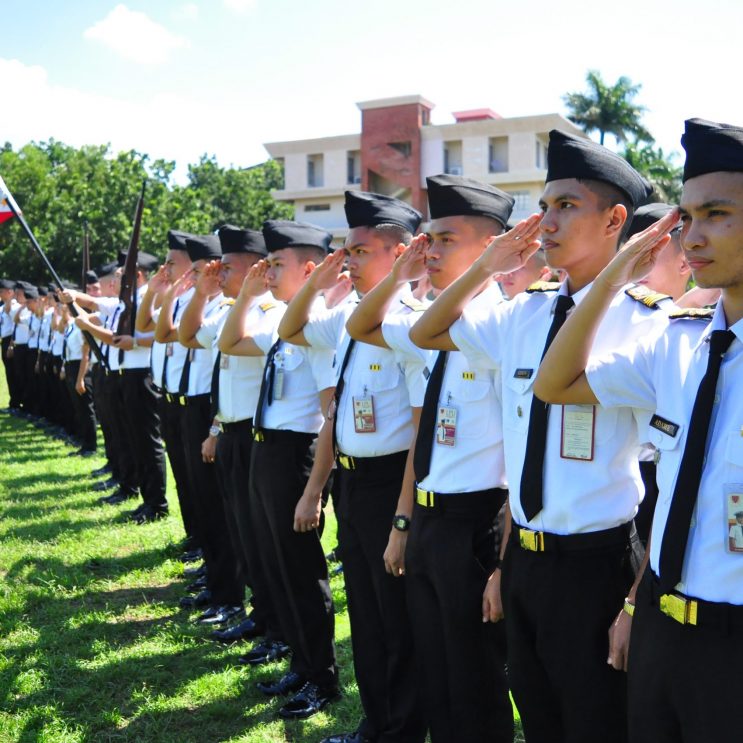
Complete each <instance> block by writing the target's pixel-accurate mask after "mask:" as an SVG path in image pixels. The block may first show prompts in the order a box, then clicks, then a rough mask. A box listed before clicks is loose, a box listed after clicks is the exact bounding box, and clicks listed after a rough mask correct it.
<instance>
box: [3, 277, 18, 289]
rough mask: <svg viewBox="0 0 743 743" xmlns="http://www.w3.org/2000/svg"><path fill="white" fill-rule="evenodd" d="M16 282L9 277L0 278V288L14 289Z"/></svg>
mask: <svg viewBox="0 0 743 743" xmlns="http://www.w3.org/2000/svg"><path fill="white" fill-rule="evenodd" d="M16 283H17V282H15V281H12V280H11V279H0V289H15V285H16Z"/></svg>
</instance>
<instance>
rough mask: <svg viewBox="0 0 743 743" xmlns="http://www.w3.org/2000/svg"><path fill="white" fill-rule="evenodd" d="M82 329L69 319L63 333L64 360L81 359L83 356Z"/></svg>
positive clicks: (83, 340) (83, 339)
mask: <svg viewBox="0 0 743 743" xmlns="http://www.w3.org/2000/svg"><path fill="white" fill-rule="evenodd" d="M84 342H85V338H84V337H83V331H82V330H80V328H78V327H77V325H75V321H74V320H69V321H68V323H67V327H66V328H65V330H64V334H63V349H64V360H65V361H81V360H82V358H83V343H84Z"/></svg>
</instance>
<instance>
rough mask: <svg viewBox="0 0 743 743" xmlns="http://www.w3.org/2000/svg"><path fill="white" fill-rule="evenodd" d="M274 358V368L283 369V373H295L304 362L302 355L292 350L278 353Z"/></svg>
mask: <svg viewBox="0 0 743 743" xmlns="http://www.w3.org/2000/svg"><path fill="white" fill-rule="evenodd" d="M276 356H277V358H276V361H275V365H276V368H277V369H283V370H284V371H285V372H293V371H296V370H297V369H299V367H300V366H301V365H302V363H303V362H304V354H303V353H301V352H297V351H296V350H294V349H291V350H289V351H286V350H282V351H279V353H277V354H276Z"/></svg>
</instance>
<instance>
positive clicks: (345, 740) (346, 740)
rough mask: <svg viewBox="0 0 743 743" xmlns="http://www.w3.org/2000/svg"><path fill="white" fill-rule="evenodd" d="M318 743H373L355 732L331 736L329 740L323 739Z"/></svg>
mask: <svg viewBox="0 0 743 743" xmlns="http://www.w3.org/2000/svg"><path fill="white" fill-rule="evenodd" d="M320 743H373V741H372V739H371V738H367V737H366V736H365V735H362V734H361V733H360V732H358V730H357V731H356V732H355V733H341V734H340V735H331V736H330V737H329V738H323V739H322V740H321V741H320Z"/></svg>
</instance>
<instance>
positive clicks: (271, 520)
mask: <svg viewBox="0 0 743 743" xmlns="http://www.w3.org/2000/svg"><path fill="white" fill-rule="evenodd" d="M263 236H264V239H265V241H266V249H267V251H268V254H269V255H268V258H267V259H266V261H262V262H260V263H258V264H256V265H255V266H253V267H252V268H251V270H250V271H249V273H248V275H247V277H246V279H245V281H244V283H243V288H242V289H241V291H240V294H239V295H238V298H237V301H236V303H235V306H234V307H233V309H232V311H231V312H230V313H229V316H228V318H227V321H226V322H225V324H224V327H223V328H222V332H221V334H220V337H219V341H218V348H219V350H220V351H221V352H222V353H223V354H227V355H230V356H263V355H265V356H266V365H265V369H264V372H263V377H262V380H261V386H260V390H259V395H258V400H257V404H256V411H255V415H254V419H253V427H254V441H253V447H252V451H251V459H250V482H249V492H248V498H249V508H250V518H251V519H252V530H253V534H254V535H255V536H256V538H257V550H256V553H257V555H258V559H259V561H260V567H259V569H260V570H261V571H262V574H263V576H264V577H265V580H266V584H267V586H268V590H269V592H270V597H271V604H272V607H273V609H274V610H275V611H276V615H277V617H278V622H279V626H280V629H281V633H282V635H283V637H284V639H285V640H286V641H287V643H288V644H289V646H290V647H291V650H292V658H291V664H290V672H289V673H288V674H286V675H285V676H284V677H282V678H281V679H277V681H276V682H275V683H271V684H265V685H264V691H266V692H267V693H274V694H282V693H283V694H285V693H288V692H292V691H293V692H295V693H294V696H293V697H292V698H291V699H290V700H289V701H288V702H286V704H284V705H283V706H282V707H281V708H280V710H279V714H280V716H281V717H282V718H285V719H296V718H304V717H308V716H310V715H313V714H315V713H316V712H318V711H319V710H320V709H322V708H324V707H325V706H326V705H327V704H328V703H330V702H331V701H333V700H335V699H337V698H338V696H339V690H338V669H337V665H336V656H335V640H334V608H333V601H332V597H331V593H330V585H329V581H328V571H327V564H326V562H325V556H324V554H323V549H322V545H321V543H320V532H321V529H322V515H321V514H318V519H317V523H315V524H314V526H315V527H317V528H315V529H312V530H311V531H295V529H294V528H293V527H294V521H295V509H296V507H297V503H298V502H299V501H300V499H301V498H302V496H303V494H304V493H305V492H310V491H312V492H314V493H318V492H321V491H323V489H324V488H325V486H326V482H327V480H328V477H329V475H330V472H331V469H332V466H333V459H332V451H331V447H330V446H329V445H328V438H329V436H330V433H331V431H330V429H329V428H328V427H327V426H326V427H325V429H324V439H325V440H324V441H323V440H318V433H320V429H321V428H322V424H323V420H324V414H323V411H325V410H327V409H328V405H330V403H331V401H332V399H333V376H334V375H333V368H332V361H333V352H332V351H330V350H327V351H326V350H314V349H308V348H305V347H302V346H298V345H295V344H291V343H286V342H285V341H282V340H281V339H279V338H278V337H277V333H276V325H275V324H273V325H272V323H270V322H266V323H261V324H260V326H250V325H248V324H247V317H248V315H249V314H250V310H251V307H252V306H253V305H254V302H255V298H256V297H258V296H260V295H262V294H263V293H264V291H265V288H266V285H267V286H268V288H269V289H270V290H271V293H272V294H273V296H274V299H276V300H279V301H281V302H288V301H290V300H291V299H292V298H293V297H294V296H295V295H296V293H297V292H298V291H299V290H300V289H301V287H302V285H303V284H304V283H305V281H306V280H307V278H308V277H309V275H310V274H311V273H312V270H313V269H314V268H315V266H316V265H317V264H318V263H320V262H321V261H322V260H323V259H324V258H325V256H326V255H327V252H328V248H329V246H330V242H331V239H332V236H331V235H330V233H328V232H326V231H325V230H323V229H321V228H319V227H315V226H314V225H308V224H302V223H298V222H288V221H281V220H268V221H267V222H266V223H265V224H264V227H263ZM316 309H317V311H324V309H325V305H324V302H323V301H322V300H318V302H317V303H316ZM279 319H280V315H279V313H278V312H277V313H275V316H274V317H272V318H271V320H272V321H274V320H275V323H276V324H277V323H278V321H279ZM243 487H244V484H243ZM272 652H273V647H272V645H271V644H270V642H264V643H260V644H259V645H258V646H257V647H255V648H254V649H253V651H251V652H250V653H248V654H247V655H246V656H245V661H246V662H253V661H254V660H255V659H256V657H257V656H263V657H265V656H266V654H270V653H272Z"/></svg>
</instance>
